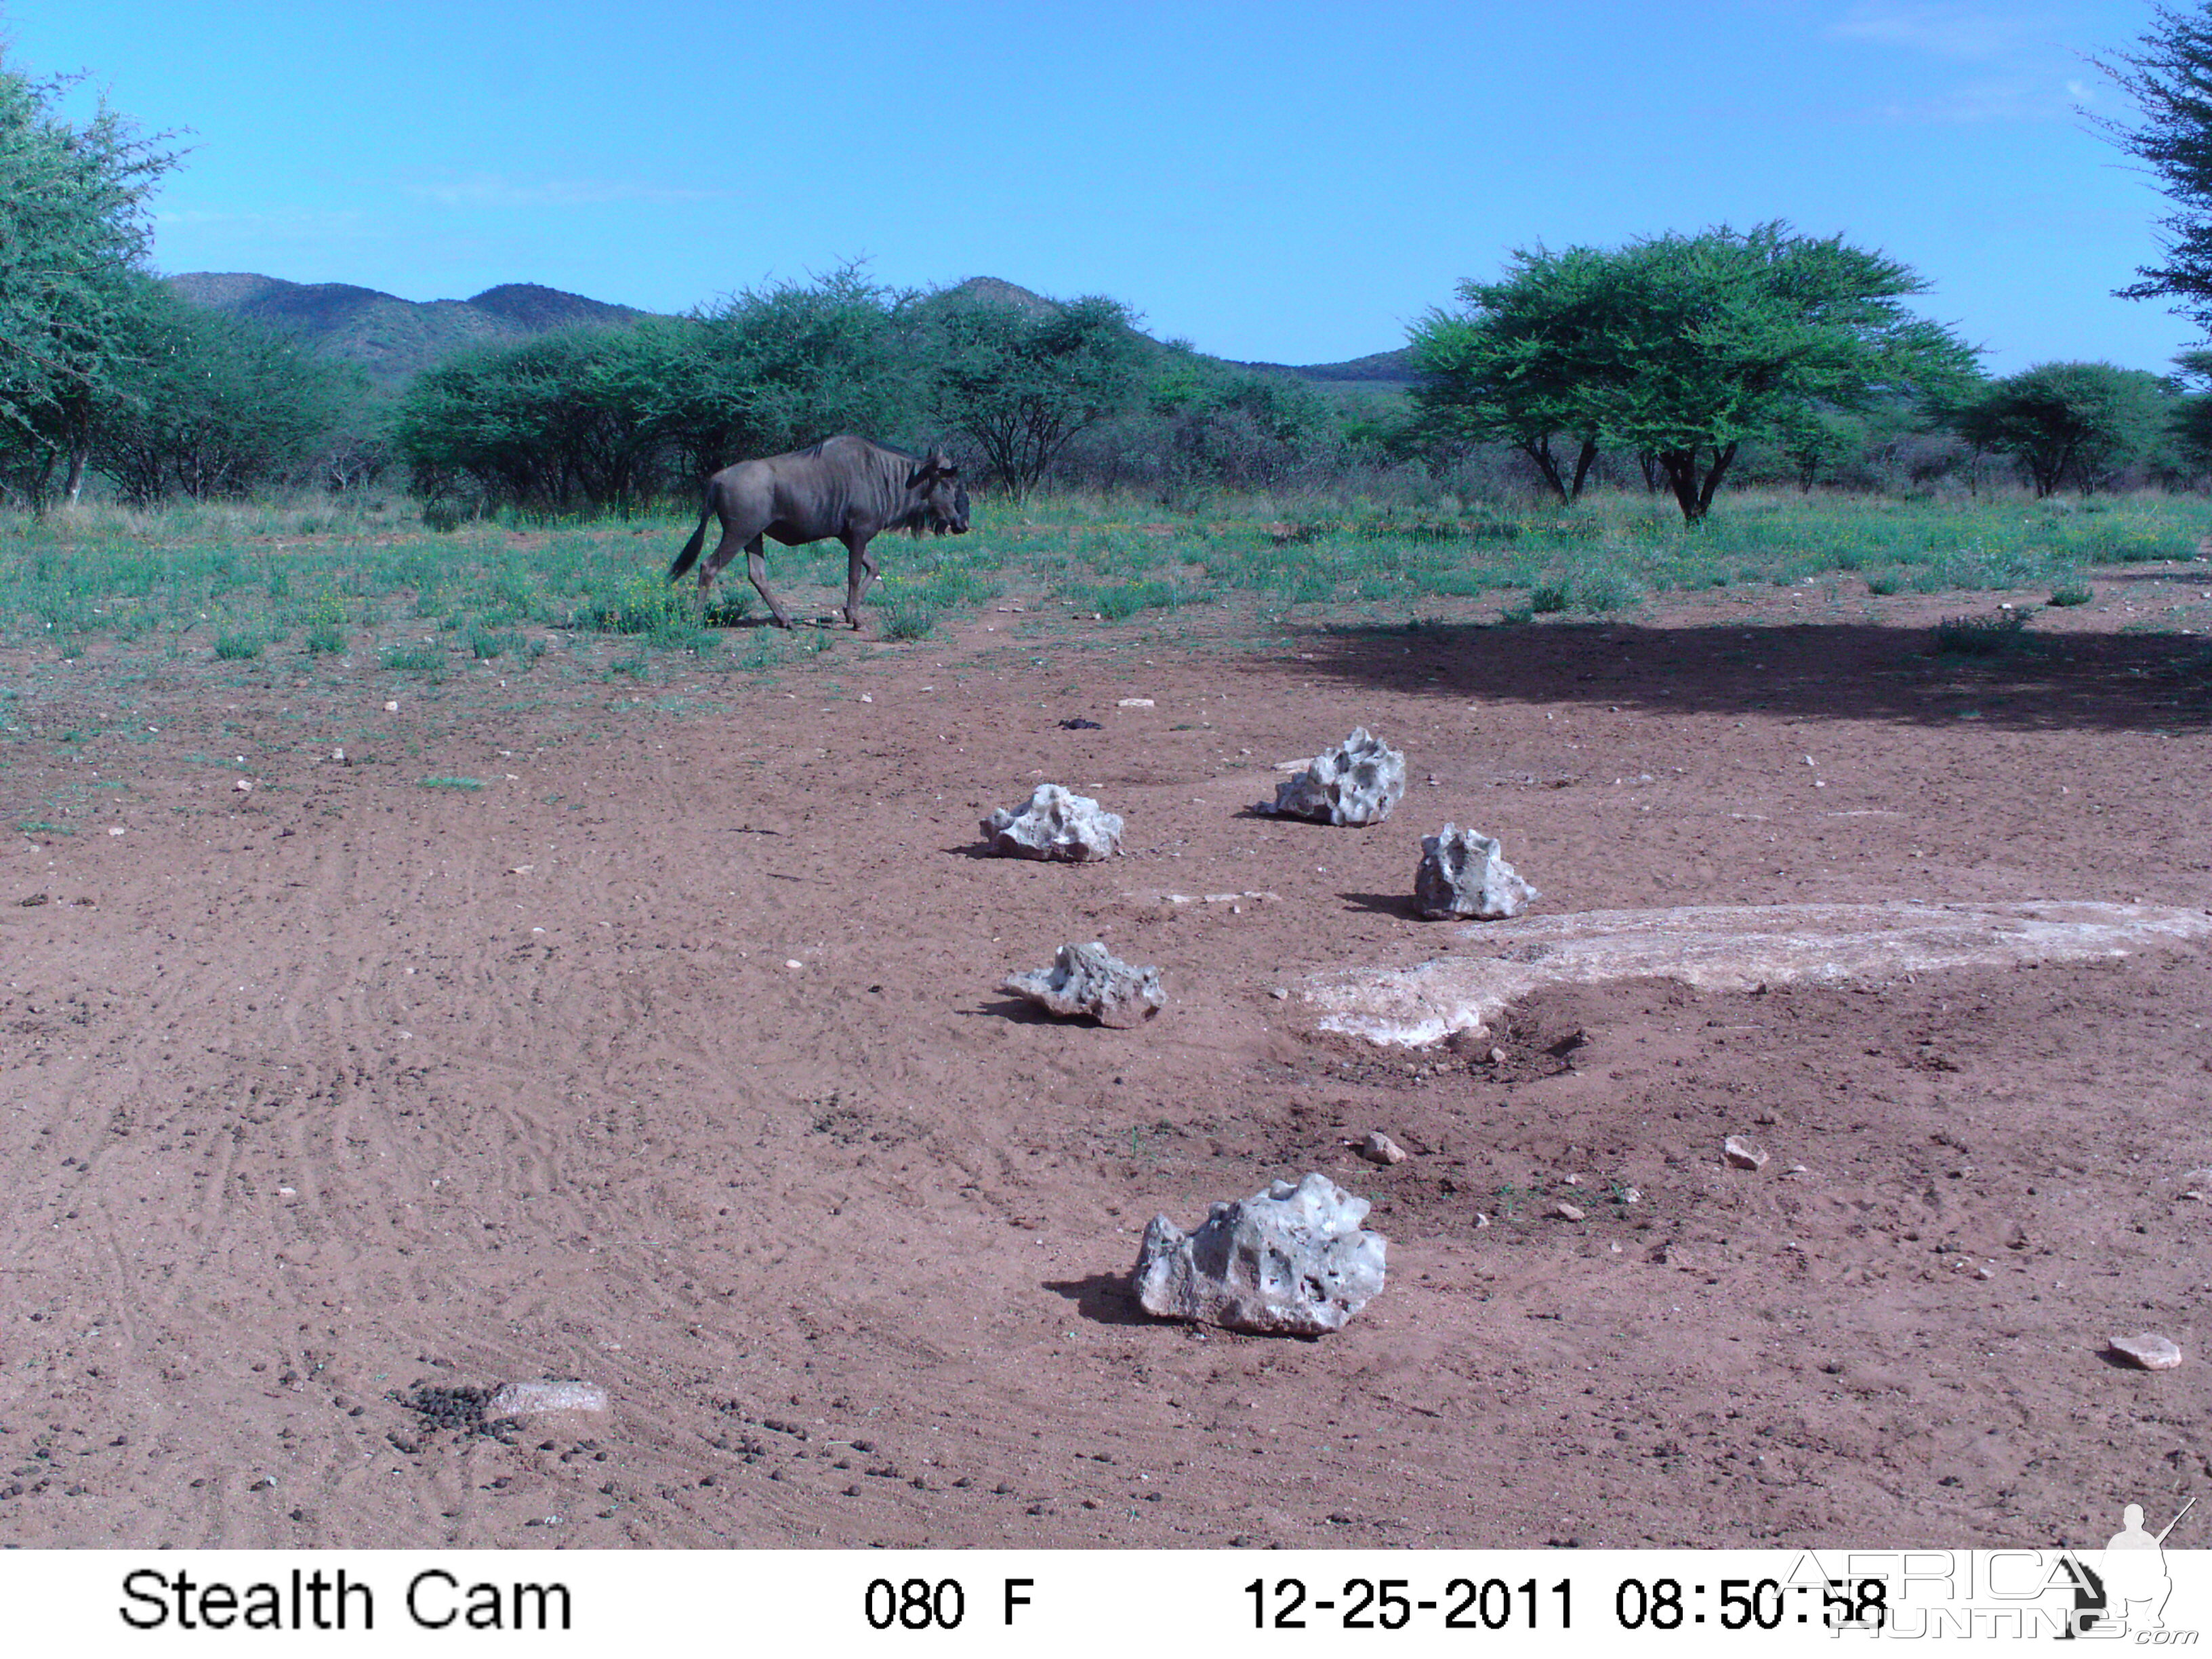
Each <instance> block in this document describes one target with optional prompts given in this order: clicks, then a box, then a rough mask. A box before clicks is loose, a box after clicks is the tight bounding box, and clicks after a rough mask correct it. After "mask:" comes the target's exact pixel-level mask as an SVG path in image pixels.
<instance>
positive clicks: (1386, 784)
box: [1271, 726, 1406, 824]
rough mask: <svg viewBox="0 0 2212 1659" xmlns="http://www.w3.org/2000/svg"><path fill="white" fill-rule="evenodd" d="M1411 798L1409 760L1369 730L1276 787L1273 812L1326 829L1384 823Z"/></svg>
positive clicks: (1355, 729)
mask: <svg viewBox="0 0 2212 1659" xmlns="http://www.w3.org/2000/svg"><path fill="white" fill-rule="evenodd" d="M1404 793H1406V757H1404V756H1403V755H1401V754H1400V753H1399V752H1398V751H1397V750H1395V749H1392V748H1390V747H1389V746H1388V745H1387V744H1384V743H1383V740H1382V739H1381V738H1373V737H1370V736H1369V735H1368V733H1367V728H1366V727H1365V726H1355V727H1353V728H1352V735H1351V736H1350V737H1348V738H1346V739H1345V740H1344V744H1343V746H1342V747H1341V748H1338V749H1328V750H1323V751H1322V753H1320V754H1318V755H1316V756H1315V757H1313V760H1312V762H1311V763H1310V764H1309V765H1308V766H1307V767H1306V769H1305V770H1304V771H1303V772H1301V773H1299V774H1298V775H1297V776H1296V777H1294V778H1291V779H1288V780H1286V781H1284V782H1282V783H1279V784H1277V785H1276V786H1275V804H1274V805H1273V808H1272V809H1271V810H1272V811H1275V812H1277V813H1279V814H1280V815H1282V816H1284V817H1298V818H1316V819H1319V820H1320V821H1321V822H1322V823H1357V824H1365V823H1382V822H1383V819H1385V818H1387V817H1389V816H1390V809H1391V808H1392V807H1394V806H1395V805H1397V804H1398V799H1399V797H1400V796H1401V795H1403V794H1404Z"/></svg>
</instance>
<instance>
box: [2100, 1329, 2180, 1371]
mask: <svg viewBox="0 0 2212 1659" xmlns="http://www.w3.org/2000/svg"><path fill="white" fill-rule="evenodd" d="M2112 1352H2114V1353H2116V1354H2118V1355H2119V1356H2121V1358H2124V1359H2127V1360H2129V1361H2130V1362H2132V1363H2133V1364H2137V1365H2140V1366H2142V1368H2143V1370H2147V1371H2170V1370H2172V1369H2173V1368H2174V1367H2175V1366H2176V1365H2179V1364H2180V1363H2181V1348H2180V1346H2179V1344H2178V1343H2176V1342H2175V1341H2174V1340H2173V1339H2172V1337H2170V1336H2160V1334H2158V1333H2157V1332H2156V1331H2138V1332H2136V1334H2134V1335H2133V1336H2116V1337H2113V1338H2112Z"/></svg>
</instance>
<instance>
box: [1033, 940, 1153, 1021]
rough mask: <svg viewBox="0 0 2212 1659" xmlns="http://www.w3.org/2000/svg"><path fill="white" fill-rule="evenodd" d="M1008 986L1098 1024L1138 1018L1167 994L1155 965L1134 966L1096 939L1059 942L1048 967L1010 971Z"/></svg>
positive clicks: (1150, 1013)
mask: <svg viewBox="0 0 2212 1659" xmlns="http://www.w3.org/2000/svg"><path fill="white" fill-rule="evenodd" d="M1006 989H1007V990H1009V991H1012V993H1013V994H1015V995H1016V996H1018V997H1027V998H1028V999H1029V1000H1030V1001H1031V1002H1035V1003H1038V1004H1041V1005H1042V1006H1044V1007H1046V1008H1048V1009H1049V1010H1051V1012H1054V1013H1055V1014H1064V1015H1069V1016H1073V1015H1076V1014H1088V1015H1090V1016H1091V1018H1093V1019H1095V1020H1097V1022H1098V1023H1099V1024H1101V1025H1115V1026H1130V1025H1137V1024H1142V1023H1143V1022H1144V1021H1146V1020H1147V1019H1149V1018H1152V1016H1153V1015H1154V1014H1156V1013H1158V1012H1159V1011H1160V1008H1161V1007H1162V1006H1163V1005H1164V1004H1165V1003H1166V1001H1167V1000H1168V999H1167V993H1166V992H1164V991H1163V990H1162V989H1161V988H1160V970H1159V969H1157V968H1132V967H1131V966H1130V965H1129V964H1128V963H1126V962H1123V961H1122V960H1121V958H1120V957H1115V955H1113V954H1112V953H1111V952H1110V951H1108V950H1107V949H1106V947H1105V946H1104V945H1101V944H1099V943H1098V942H1097V940H1095V939H1094V940H1093V941H1091V943H1090V944H1088V945H1061V946H1060V949H1059V950H1058V951H1054V953H1053V958H1052V966H1051V967H1049V968H1040V969H1036V971H1035V972H1034V973H1027V974H1011V975H1008V976H1007V978H1006Z"/></svg>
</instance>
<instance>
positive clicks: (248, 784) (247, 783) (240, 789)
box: [230, 778, 253, 795]
mask: <svg viewBox="0 0 2212 1659" xmlns="http://www.w3.org/2000/svg"><path fill="white" fill-rule="evenodd" d="M230 787H231V788H232V789H233V790H234V792H235V793H239V794H241V795H250V794H252V793H253V784H252V781H251V780H250V779H246V778H240V780H239V781H237V782H236V783H234V784H232V785H231V786H230Z"/></svg>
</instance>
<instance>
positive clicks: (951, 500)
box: [906, 449, 968, 536]
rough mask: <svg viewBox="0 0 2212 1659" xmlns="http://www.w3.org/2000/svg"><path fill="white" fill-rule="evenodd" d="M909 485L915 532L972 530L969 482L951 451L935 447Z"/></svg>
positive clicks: (909, 477) (910, 476) (911, 475)
mask: <svg viewBox="0 0 2212 1659" xmlns="http://www.w3.org/2000/svg"><path fill="white" fill-rule="evenodd" d="M906 487H907V493H908V498H909V499H910V500H913V501H914V502H915V506H914V507H913V509H912V511H913V515H914V516H913V520H912V522H913V525H914V533H915V535H917V536H919V535H921V532H923V531H924V530H932V531H934V532H936V533H937V534H939V535H940V536H943V535H947V534H951V535H954V536H964V535H966V534H967V533H968V486H967V485H965V484H963V483H961V482H960V469H959V468H958V467H957V466H956V465H953V461H952V458H951V456H950V455H947V454H946V453H945V452H944V451H943V450H941V449H933V450H931V451H930V452H929V455H928V458H927V459H925V460H923V461H921V463H920V464H919V465H916V466H915V469H914V471H912V472H910V473H908V475H907V480H906Z"/></svg>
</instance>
